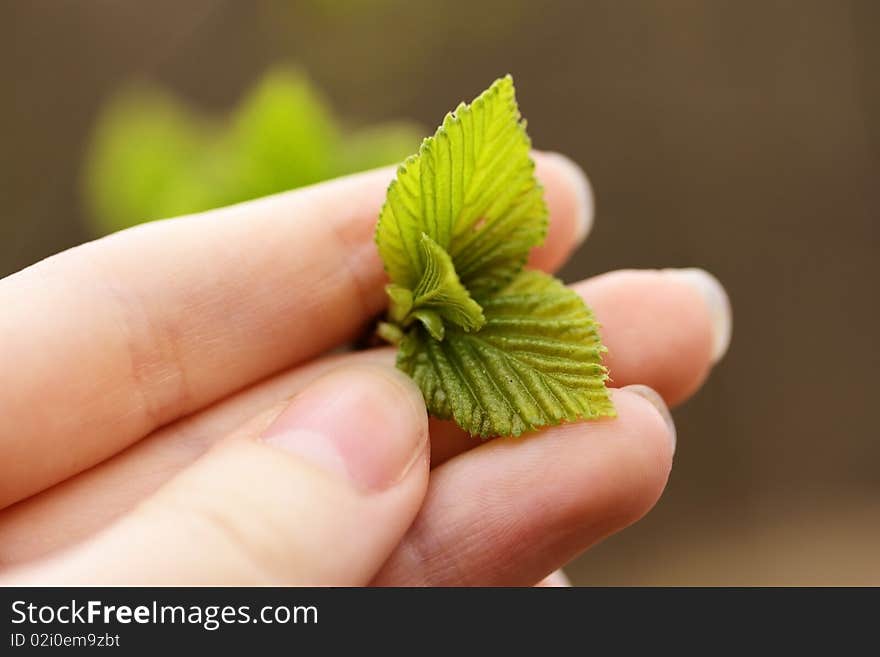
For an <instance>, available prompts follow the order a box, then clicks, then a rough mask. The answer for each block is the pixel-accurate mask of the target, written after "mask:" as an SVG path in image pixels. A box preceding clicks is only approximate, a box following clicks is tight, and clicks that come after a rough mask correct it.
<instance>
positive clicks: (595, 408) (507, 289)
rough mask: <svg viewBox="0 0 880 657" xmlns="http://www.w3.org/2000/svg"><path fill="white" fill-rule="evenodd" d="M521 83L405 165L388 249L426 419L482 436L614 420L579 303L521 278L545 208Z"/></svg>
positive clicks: (394, 312) (395, 319)
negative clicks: (519, 95) (517, 93)
mask: <svg viewBox="0 0 880 657" xmlns="http://www.w3.org/2000/svg"><path fill="white" fill-rule="evenodd" d="M529 148H530V143H529V139H528V136H527V135H526V133H525V123H524V121H522V120H521V117H520V114H519V110H518V108H517V105H516V100H515V98H514V89H513V81H512V80H511V78H510V76H507V77H505V78H502V79H500V80H497V81H496V82H495V83H494V84H493V85H492V86H491V87H490V88H489V89H488V90H487V91H485V92H484V93H483V94H481V95H480V96H479V97H478V98H477V99H476V100H474V102H473V103H471V104H470V105H465V104H461V105H459V106H458V108H457V109H456V110H455V112H454V113H451V114H448V115H447V116H446V118H445V119H444V121H443V124H442V125H441V127H440V128H439V129H438V130H437V132H436V133H435V134H434V136H433V137H429V138H427V139H425V140H424V142H423V143H422V147H421V149H420V150H419V153H418V154H417V155H415V156H413V157H411V158H409V159H407V160H406V162H404V164H403V165H401V167H400V168H399V169H398V173H397V179H396V180H395V181H394V182H392V183H391V186H390V187H389V188H388V196H387V199H386V202H385V206H384V207H383V209H382V213H381V215H380V217H379V224H378V226H377V228H376V242H377V244H378V247H379V253H380V254H381V256H382V259H383V261H384V262H385V268H386V270H387V271H388V274H389V276H390V278H391V281H392V283H391V284H390V285H389V286H388V287H387V288H386V289H387V291H388V296H389V298H390V300H391V304H390V309H389V316H388V318H389V320H390V322H389V323H382V324H381V325H380V328H379V332H380V335H382V336H383V337H385V338H386V339H388V340H389V341H391V342H393V343H394V344H399V346H400V349H399V352H398V357H397V365H398V367H399V368H400V369H401V370H403V371H404V372H406V373H408V374H409V375H410V376H411V377H412V378H413V379H414V380H415V381H416V383H417V384H418V385H419V387H420V388H421V390H422V394H423V396H424V398H425V402H426V404H427V406H428V410H429V411H430V412H431V413H432V414H433V415H435V416H437V417H440V418H447V419H449V418H452V419H454V420H455V421H456V422H457V423H458V425H459V426H460V427H462V428H463V429H465V430H466V431H468V432H469V433H471V434H472V435H479V436H483V437H489V436H499V435H515V436H516V435H519V434H521V433H523V432H524V431H530V430H533V429H538V428H540V427H543V426H547V425H551V424H558V423H559V422H562V421H572V420H576V419H579V418H585V419H590V418H597V417H602V416H610V415H614V407H613V405H612V403H611V399H610V397H609V395H608V391H607V389H606V388H605V381H606V379H607V378H608V373H607V370H606V369H605V367H604V365H603V364H602V354H603V353H604V351H605V347H603V346H602V343H601V342H600V340H599V334H598V331H597V326H596V323H595V321H594V320H593V316H592V314H591V313H590V311H589V309H588V308H587V307H586V305H585V304H584V302H583V301H582V300H581V298H580V297H579V296H578V295H577V294H575V293H574V292H572V291H571V290H569V289H568V288H566V287H565V286H564V285H563V284H562V283H561V282H560V281H558V280H557V279H555V278H553V277H552V276H549V275H547V274H543V273H539V272H533V271H523V265H524V264H525V262H526V258H527V257H528V254H529V250H530V249H531V248H532V247H534V246H536V245H537V244H539V243H540V242H541V240H542V239H543V237H544V233H545V232H546V224H547V210H546V207H545V205H544V199H543V193H542V190H541V187H540V186H539V185H538V183H537V181H536V180H535V177H534V165H533V163H532V161H531V160H530V158H529Z"/></svg>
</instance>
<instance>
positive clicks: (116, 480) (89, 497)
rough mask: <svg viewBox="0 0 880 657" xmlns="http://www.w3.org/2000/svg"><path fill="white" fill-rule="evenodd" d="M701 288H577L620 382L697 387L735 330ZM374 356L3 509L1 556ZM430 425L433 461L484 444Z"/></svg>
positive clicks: (633, 284)
mask: <svg viewBox="0 0 880 657" xmlns="http://www.w3.org/2000/svg"><path fill="white" fill-rule="evenodd" d="M702 285H703V284H702V283H700V282H699V281H695V277H694V276H692V275H690V274H687V273H686V274H684V275H679V274H677V273H676V272H675V270H666V271H663V272H657V271H642V272H639V271H626V272H614V273H611V274H606V275H603V276H600V277H598V278H594V279H590V280H588V281H584V282H583V283H578V284H576V285H575V286H574V287H575V289H577V290H578V291H580V293H581V294H582V295H583V296H584V297H585V299H586V300H587V302H588V303H590V305H591V306H592V307H593V309H594V311H595V314H596V317H597V319H598V321H599V322H600V323H601V324H602V329H601V330H602V335H603V340H604V342H605V344H607V345H608V347H609V353H608V354H606V363H607V364H608V366H609V368H610V371H611V374H612V377H613V379H614V381H613V383H614V385H615V386H625V385H630V384H633V383H644V384H645V385H648V386H650V387H651V388H654V389H655V390H658V391H660V392H661V393H662V394H663V395H664V397H665V399H666V401H667V403H669V404H671V403H673V402H679V401H682V400H683V399H684V397H685V396H686V395H687V394H689V391H693V390H694V389H695V388H696V387H697V386H698V385H699V383H700V382H701V381H702V380H703V379H704V378H705V376H706V374H707V372H708V370H709V369H710V367H711V362H712V360H713V358H714V357H715V356H716V355H717V353H718V352H717V351H713V346H712V345H715V344H723V339H724V335H727V336H729V334H730V332H729V321H730V320H729V315H727V320H724V318H723V313H722V318H721V320H715V319H713V317H716V316H717V313H716V312H715V311H713V310H712V308H713V307H714V305H715V304H714V302H712V303H710V302H709V298H710V297H711V295H708V294H706V293H705V291H704V290H703V288H702V287H701V286H702ZM707 285H709V284H707ZM709 286H710V287H711V285H709ZM722 294H723V291H722ZM721 307H722V308H724V307H726V306H725V304H721ZM719 327H720V328H719ZM725 327H727V328H725ZM717 335H721V342H719V341H718V340H719V338H718V337H717ZM377 358H378V359H381V360H383V361H384V362H386V363H389V364H390V363H391V362H393V360H394V356H393V352H392V351H391V350H390V349H383V350H377V351H375V352H374V351H368V352H360V353H357V354H343V355H336V356H333V357H330V358H324V359H318V360H316V361H314V362H313V363H310V364H309V365H307V366H305V367H299V368H295V369H293V370H290V371H288V372H286V373H284V374H282V375H279V376H276V377H274V378H273V379H270V380H268V381H266V382H263V383H261V384H259V385H257V386H254V387H252V388H250V389H249V390H247V391H245V392H244V393H240V394H238V395H235V396H233V397H231V398H230V399H228V400H225V401H223V402H221V403H219V404H216V405H215V406H213V407H212V408H210V409H208V410H206V411H203V412H202V413H199V414H197V415H195V416H192V417H190V418H187V419H185V420H183V421H181V422H178V423H174V424H172V425H170V426H168V427H166V428H165V429H162V430H160V431H158V432H156V433H154V434H153V435H152V436H150V437H149V438H147V439H145V440H143V441H141V442H139V443H138V444H137V445H134V446H132V447H131V448H130V449H128V450H126V451H125V452H123V453H122V454H119V455H117V456H116V457H114V458H112V459H110V460H109V461H107V462H105V463H102V464H100V465H99V466H97V467H95V468H92V469H91V470H89V471H88V472H86V473H83V474H82V475H80V476H79V477H76V478H74V479H71V480H70V481H68V482H64V483H62V484H61V485H59V486H56V487H55V488H53V489H51V490H49V491H46V492H45V493H43V494H41V495H38V496H36V497H33V498H31V499H28V500H24V501H23V502H21V503H19V504H17V505H15V506H14V507H12V508H10V509H8V510H7V511H6V512H4V513H3V514H2V515H0V562H4V561H5V562H7V563H14V562H20V561H22V560H25V559H30V558H33V557H35V556H39V555H41V554H46V553H47V552H49V551H51V550H53V549H56V548H57V547H59V546H61V545H64V544H68V543H69V542H70V541H73V540H77V539H79V538H81V537H84V536H87V535H89V534H91V533H92V532H94V531H95V529H97V528H99V527H102V526H104V525H106V524H107V523H108V522H110V521H112V520H113V519H114V518H116V517H117V516H118V515H119V514H121V513H123V512H125V511H126V510H127V509H129V508H130V507H131V506H133V505H134V504H136V503H137V502H138V501H139V500H141V499H143V498H144V497H145V496H147V495H149V494H150V493H152V492H153V491H154V490H155V489H156V488H158V487H159V486H160V485H161V484H162V483H164V482H165V481H166V480H167V479H168V478H170V477H171V476H173V475H174V474H175V473H176V472H178V471H179V470H181V469H183V468H185V467H186V466H187V465H189V464H190V463H192V461H193V460H194V459H196V458H198V456H199V455H200V454H202V453H203V452H204V451H205V450H206V449H208V448H209V447H210V445H211V444H212V442H213V441H215V440H216V439H217V437H218V436H223V435H225V434H227V433H229V432H230V431H231V430H232V429H233V428H234V427H236V426H238V425H239V424H241V423H242V422H244V421H245V420H246V418H248V417H251V416H253V415H255V414H257V413H260V412H262V411H263V410H264V409H266V408H269V407H271V406H273V405H275V404H277V403H278V402H279V401H281V400H283V399H285V398H286V397H288V396H290V395H291V394H294V393H295V392H296V391H297V390H298V389H300V388H302V387H303V386H304V385H306V384H307V383H308V382H309V381H311V380H313V379H314V378H315V377H317V376H319V375H320V374H322V373H324V372H325V371H327V370H328V369H331V368H333V367H338V366H339V365H340V364H342V363H344V362H352V361H353V362H361V361H362V360H365V359H366V360H373V359H377ZM430 427H431V428H430V432H431V463H432V465H434V466H436V465H440V464H442V463H443V462H445V461H447V460H448V459H450V458H452V457H454V456H456V455H458V454H461V453H462V452H464V451H467V450H469V449H471V448H473V447H474V446H476V445H479V444H480V443H479V442H478V441H475V440H474V439H473V438H471V437H470V436H468V435H467V434H465V433H464V432H463V431H461V430H460V429H459V428H458V427H457V426H456V425H455V424H454V423H453V422H444V421H440V420H436V419H434V418H432V419H431V420H430Z"/></svg>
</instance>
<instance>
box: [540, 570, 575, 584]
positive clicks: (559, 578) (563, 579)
mask: <svg viewBox="0 0 880 657" xmlns="http://www.w3.org/2000/svg"><path fill="white" fill-rule="evenodd" d="M535 586H539V587H548V588H565V587H569V586H571V580H570V579H568V575H566V574H565V573H564V572H562V571H561V570H554V571H553V572H552V573H550V574H549V575H547V577H545V578H544V579H542V580H541V581H540V582H538V583H537V584H536V585H535Z"/></svg>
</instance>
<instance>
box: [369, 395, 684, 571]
mask: <svg viewBox="0 0 880 657" xmlns="http://www.w3.org/2000/svg"><path fill="white" fill-rule="evenodd" d="M651 394H652V393H651V392H650V391H649V389H646V388H644V387H642V388H639V389H637V390H635V391H634V390H633V389H625V390H615V391H614V403H615V405H616V407H617V412H618V417H617V419H615V420H609V421H599V422H585V423H581V424H570V425H563V426H560V427H554V428H552V429H548V430H546V431H543V432H541V433H539V434H533V435H529V436H525V437H523V438H520V439H515V440H514V439H504V440H495V441H491V442H489V443H486V444H484V445H481V446H480V447H478V448H476V449H473V450H471V451H469V452H468V453H466V454H462V455H460V456H458V457H456V458H454V459H452V460H451V461H449V462H447V463H445V464H444V465H442V466H440V467H439V468H436V469H434V471H433V472H432V473H431V483H430V486H429V489H428V494H427V496H426V498H425V502H424V504H423V505H422V509H421V510H420V511H419V515H418V517H417V518H416V521H415V522H414V523H413V526H412V527H411V528H410V530H409V531H408V532H407V534H406V536H405V537H404V539H403V541H402V542H401V544H400V545H399V546H398V547H397V548H396V549H395V551H394V553H393V554H392V556H391V558H390V559H389V561H388V563H387V564H385V566H384V567H383V568H382V570H381V571H380V573H379V575H378V576H377V577H376V579H375V580H374V582H373V583H374V584H377V585H393V586H468V585H481V586H532V585H534V584H535V583H536V582H539V581H540V580H541V579H543V578H544V577H546V576H547V575H548V574H549V573H551V572H553V570H555V569H557V568H559V567H561V566H562V565H563V564H565V563H567V562H568V561H570V560H571V559H572V558H573V557H575V556H576V555H577V554H578V553H580V552H581V551H583V550H584V549H586V548H587V547H589V546H590V545H592V544H594V543H596V542H597V541H599V540H601V539H602V538H604V537H605V536H608V535H609V534H611V533H613V532H615V531H618V530H620V529H622V528H624V527H626V526H627V525H629V524H631V523H632V522H634V521H636V520H637V519H638V518H640V517H641V516H642V515H644V514H645V513H646V512H647V511H648V510H649V509H650V508H651V507H652V506H653V505H654V503H655V502H656V501H657V499H658V497H659V496H660V493H661V491H662V490H663V487H664V486H665V484H666V480H667V477H668V475H669V469H670V466H671V463H672V453H673V451H674V440H675V434H674V428H673V426H672V424H671V420H670V419H669V415H668V411H666V410H665V407H664V406H662V404H663V402H662V400H661V399H660V397H659V396H657V395H656V393H653V395H654V398H653V399H650V400H649V399H648V398H646V397H645V396H643V395H648V396H650V395H651Z"/></svg>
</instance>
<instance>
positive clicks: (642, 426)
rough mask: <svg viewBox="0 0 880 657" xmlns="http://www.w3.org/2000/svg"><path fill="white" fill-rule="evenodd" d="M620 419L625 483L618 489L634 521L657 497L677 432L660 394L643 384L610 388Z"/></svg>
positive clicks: (630, 518) (670, 458) (663, 485)
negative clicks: (625, 474) (625, 475)
mask: <svg viewBox="0 0 880 657" xmlns="http://www.w3.org/2000/svg"><path fill="white" fill-rule="evenodd" d="M611 394H612V398H613V399H614V405H615V407H616V409H617V413H618V418H617V422H618V423H619V425H618V427H617V429H618V431H617V436H618V439H619V440H621V441H622V442H623V443H624V444H623V445H622V446H621V449H622V450H623V451H622V455H623V456H624V458H625V459H626V466H625V467H624V468H621V469H620V471H621V472H624V473H627V474H628V477H627V482H626V484H625V485H624V486H623V487H622V488H620V489H619V491H620V492H621V493H622V495H621V499H620V507H619V508H621V509H625V510H626V511H627V515H628V518H627V522H626V523H625V524H630V523H632V522H635V521H636V520H638V519H639V518H641V517H642V516H644V515H645V514H646V513H647V512H648V511H650V510H651V508H653V506H654V505H655V504H656V503H657V500H659V499H660V495H661V494H662V493H663V490H664V488H665V487H666V482H667V481H668V479H669V473H670V471H671V469H672V459H673V455H674V453H675V446H676V435H675V428H674V426H675V425H674V423H673V422H672V416H671V414H670V413H669V411H668V409H666V410H665V412H664V410H663V409H665V403H664V402H663V399H662V397H660V395H659V394H658V393H657V392H656V391H654V390H652V389H651V388H649V387H648V386H643V385H634V386H627V387H626V388H622V389H617V390H612V391H611Z"/></svg>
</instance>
